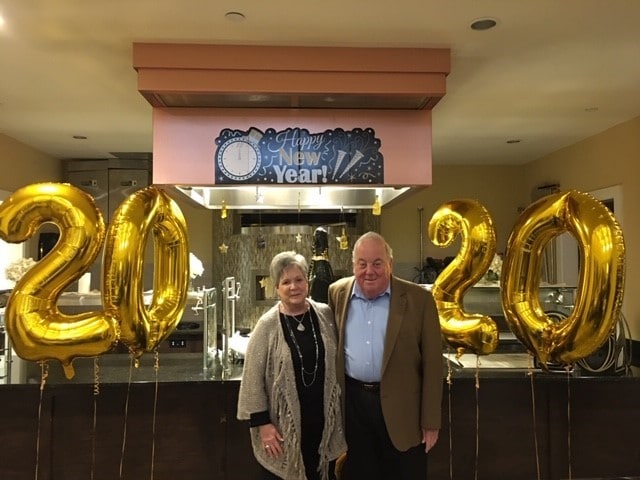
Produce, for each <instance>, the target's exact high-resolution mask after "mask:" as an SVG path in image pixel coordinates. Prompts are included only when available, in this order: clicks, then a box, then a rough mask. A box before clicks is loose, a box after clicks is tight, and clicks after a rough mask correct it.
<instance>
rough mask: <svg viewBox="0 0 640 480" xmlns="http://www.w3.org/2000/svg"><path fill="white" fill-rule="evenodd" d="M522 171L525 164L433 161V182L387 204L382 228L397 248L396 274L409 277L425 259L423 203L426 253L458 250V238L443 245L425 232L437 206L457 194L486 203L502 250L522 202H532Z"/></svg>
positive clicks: (435, 254) (434, 254) (438, 255)
mask: <svg viewBox="0 0 640 480" xmlns="http://www.w3.org/2000/svg"><path fill="white" fill-rule="evenodd" d="M521 172H522V168H521V167H505V166H504V165H500V166H467V167H465V166H448V167H446V166H434V167H433V185H432V186H430V187H428V188H425V189H423V190H421V191H419V192H417V193H414V194H412V195H410V196H409V197H407V198H406V199H402V200H401V201H399V202H397V204H395V205H391V206H388V207H385V208H383V212H382V220H381V223H380V225H381V233H382V234H383V235H384V236H385V238H386V239H387V240H388V241H389V244H390V245H391V246H392V248H393V255H394V264H395V271H396V274H397V275H399V276H401V277H404V278H407V279H409V280H411V278H412V276H413V275H412V274H415V270H414V267H418V266H419V265H420V263H421V262H420V250H419V249H420V229H419V224H420V220H419V212H418V209H419V208H422V209H423V211H422V225H423V235H422V237H423V238H422V240H423V241H422V244H423V257H424V258H426V257H434V258H444V257H447V256H455V255H456V254H457V253H458V250H459V249H460V241H459V239H457V240H456V241H455V242H454V243H453V244H452V246H450V247H447V248H442V247H438V246H435V245H434V244H433V243H432V242H431V240H430V239H429V234H428V232H427V228H428V225H429V221H430V220H431V217H432V216H433V214H434V213H435V212H436V211H437V209H438V207H439V206H440V205H442V204H443V203H444V202H447V201H450V200H455V199H463V198H470V199H475V200H477V201H478V202H480V203H481V204H482V205H484V207H485V208H486V209H487V210H488V212H489V214H490V215H491V217H492V219H493V222H494V227H495V229H496V245H497V252H498V253H504V251H505V247H506V244H507V239H508V237H509V233H510V232H511V229H512V227H513V224H514V223H515V221H516V219H517V217H518V208H521V207H524V206H526V205H527V204H528V203H529V193H528V192H526V191H525V190H524V181H523V177H522V173H521ZM424 258H423V259H422V260H423V261H424Z"/></svg>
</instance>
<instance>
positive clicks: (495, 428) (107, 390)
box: [0, 374, 640, 480]
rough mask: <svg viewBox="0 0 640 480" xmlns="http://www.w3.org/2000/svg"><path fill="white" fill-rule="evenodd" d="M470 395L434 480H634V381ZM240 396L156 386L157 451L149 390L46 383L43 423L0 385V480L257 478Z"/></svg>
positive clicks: (565, 382) (33, 393) (434, 463)
mask: <svg viewBox="0 0 640 480" xmlns="http://www.w3.org/2000/svg"><path fill="white" fill-rule="evenodd" d="M483 375H484V374H483ZM475 384H476V381H475V378H473V376H467V377H462V378H455V377H454V378H453V380H452V383H451V385H450V389H449V385H447V384H446V383H445V389H444V398H443V429H442V431H441V433H440V440H439V442H438V444H437V445H436V447H435V448H434V450H433V451H432V453H431V454H430V458H429V464H430V476H429V480H448V479H450V478H454V479H461V480H468V479H473V478H476V476H475V472H476V468H477V471H478V475H477V478H478V479H481V480H499V479H505V480H520V479H537V478H541V479H545V480H556V479H558V480H559V479H566V478H573V479H575V480H577V479H586V478H589V479H593V478H618V477H625V478H626V477H640V438H639V433H638V432H639V429H640V380H639V379H637V378H632V377H571V378H567V377H565V376H564V375H562V374H541V375H535V376H534V378H533V382H531V380H530V378H529V377H528V376H526V375H523V376H512V377H507V378H501V377H500V376H499V375H493V376H481V377H480V380H479V389H477V390H476V387H475ZM238 387H239V382H238V381H199V382H187V383H178V382H162V383H158V384H157V410H156V414H155V415H156V416H155V440H154V432H153V426H154V422H153V419H154V418H153V415H154V400H155V395H156V384H155V382H145V383H134V384H131V385H130V387H128V385H127V384H122V383H112V384H103V385H100V390H99V394H98V395H96V396H94V392H93V386H92V385H90V384H71V383H69V384H47V385H46V386H45V388H44V391H43V399H42V404H41V418H40V421H38V409H39V404H40V390H39V386H38V385H4V386H0V479H7V480H33V479H34V478H37V479H38V480H78V479H91V478H93V479H95V480H114V479H119V478H123V479H136V480H138V479H143V478H146V479H151V478H153V479H155V480H175V479H180V478H184V479H189V480H212V479H221V480H222V479H225V480H226V479H229V480H231V479H237V480H247V479H252V478H257V477H256V475H257V465H256V462H255V460H254V458H253V455H252V453H251V448H250V445H249V436H248V432H247V426H246V424H245V423H243V422H239V421H237V420H236V418H235V412H236V401H237V394H238ZM127 392H129V393H128V400H129V401H128V405H127ZM532 392H534V393H535V406H536V408H535V412H536V414H535V427H536V429H535V434H534V415H533V409H532V398H533V395H532ZM476 394H477V396H476ZM568 397H569V401H567V399H568ZM476 398H477V400H476ZM94 400H95V425H96V427H95V435H94V427H93V422H94ZM449 401H450V402H451V405H452V407H451V415H449V408H448V405H449ZM476 406H478V416H476ZM125 412H126V416H125ZM476 420H477V423H478V428H476ZM125 425H126V443H125V446H124V455H123V454H122V450H123V436H124V429H125ZM38 430H39V440H40V442H39V453H38V454H37V453H36V448H37V443H38V442H37V439H38ZM450 431H451V432H452V436H451V439H450V435H449V432H450ZM476 438H477V439H478V442H479V443H478V455H477V457H476ZM450 440H451V448H450ZM536 441H537V453H536ZM152 452H153V455H154V462H153V477H152V476H151V467H152V462H151V458H152ZM36 461H37V464H38V476H37V477H35V471H36ZM121 462H122V471H123V474H122V476H120V464H121ZM569 463H571V473H570V472H569ZM450 465H451V468H452V471H453V476H452V477H451V475H450ZM476 465H477V467H476ZM537 465H539V470H540V473H539V476H538V473H537V470H538V467H537ZM92 473H93V476H92Z"/></svg>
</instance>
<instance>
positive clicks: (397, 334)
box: [329, 277, 444, 451]
mask: <svg viewBox="0 0 640 480" xmlns="http://www.w3.org/2000/svg"><path fill="white" fill-rule="evenodd" d="M354 281H355V278H354V277H347V278H342V279H340V280H337V281H336V282H334V283H333V284H332V285H331V286H330V287H329V305H330V306H331V308H332V309H333V312H334V314H335V317H336V325H337V327H338V355H337V361H336V373H337V375H338V380H339V381H340V382H342V389H343V390H342V391H344V331H345V321H346V318H347V312H348V306H349V299H350V297H351V291H352V289H353V284H354ZM443 371H444V369H443V360H442V340H441V333H440V323H439V320H438V314H437V310H436V305H435V302H434V300H433V297H432V295H431V293H430V292H428V291H427V290H425V289H424V288H422V287H421V286H419V285H417V284H415V283H411V282H408V281H405V280H402V279H399V278H396V277H392V278H391V301H390V304H389V319H388V323H387V333H386V338H385V343H384V356H383V360H382V375H381V382H380V399H381V402H382V413H383V415H384V419H385V423H386V426H387V430H388V431H389V436H390V437H391V441H392V442H393V444H394V446H395V447H396V448H397V449H398V450H401V451H405V450H407V449H409V448H411V447H414V446H416V445H418V444H420V442H421V441H422V430H421V429H422V428H427V429H439V428H440V424H441V410H442V384H443ZM343 402H344V400H343Z"/></svg>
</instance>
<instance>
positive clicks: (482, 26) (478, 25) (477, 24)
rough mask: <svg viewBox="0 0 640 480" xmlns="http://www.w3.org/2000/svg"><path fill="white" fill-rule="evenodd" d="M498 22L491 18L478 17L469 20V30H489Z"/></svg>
mask: <svg viewBox="0 0 640 480" xmlns="http://www.w3.org/2000/svg"><path fill="white" fill-rule="evenodd" d="M497 24H498V22H497V21H496V20H495V19H493V18H489V17H487V18H478V19H477V20H474V21H473V22H471V25H470V26H471V30H489V29H491V28H493V27H495V26H496V25H497Z"/></svg>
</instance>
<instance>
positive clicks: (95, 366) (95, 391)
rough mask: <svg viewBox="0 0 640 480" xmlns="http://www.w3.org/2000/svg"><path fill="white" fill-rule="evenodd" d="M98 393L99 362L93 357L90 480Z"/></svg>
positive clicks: (94, 450)
mask: <svg viewBox="0 0 640 480" xmlns="http://www.w3.org/2000/svg"><path fill="white" fill-rule="evenodd" d="M98 395H100V363H99V361H98V357H94V358H93V430H92V434H91V480H93V477H94V472H95V466H96V425H97V423H98Z"/></svg>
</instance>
